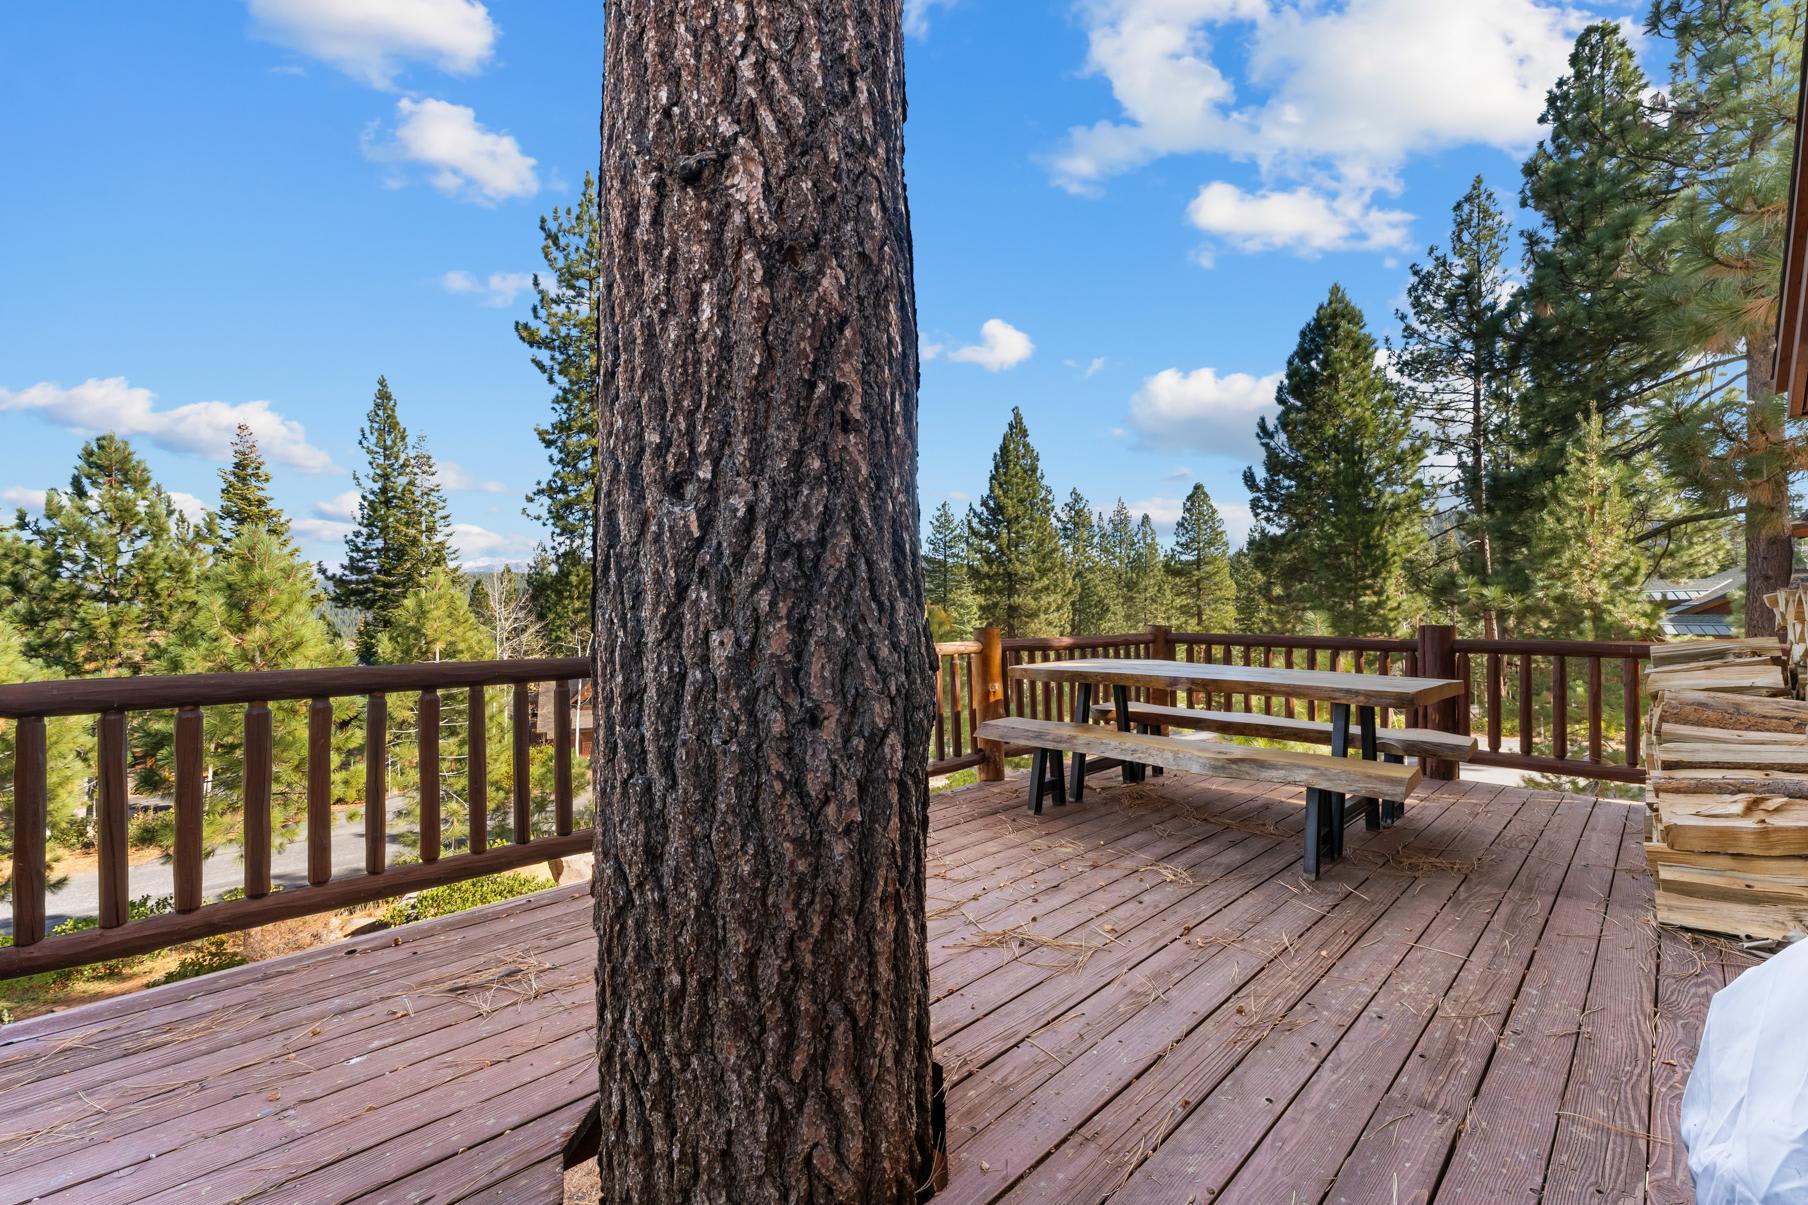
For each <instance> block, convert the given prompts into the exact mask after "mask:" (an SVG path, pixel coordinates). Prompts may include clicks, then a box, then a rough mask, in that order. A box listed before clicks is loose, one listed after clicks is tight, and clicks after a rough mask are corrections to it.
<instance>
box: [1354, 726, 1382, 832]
mask: <svg viewBox="0 0 1808 1205" xmlns="http://www.w3.org/2000/svg"><path fill="white" fill-rule="evenodd" d="M1358 716H1359V719H1358V723H1359V725H1360V726H1361V729H1362V760H1363V761H1374V760H1375V751H1376V745H1375V740H1376V736H1375V709H1374V708H1373V707H1364V708H1361V709H1360V710H1359V712H1358ZM1384 807H1385V805H1384V804H1383V803H1382V802H1381V801H1380V800H1379V799H1376V798H1374V797H1373V796H1364V797H1363V800H1362V827H1363V828H1365V829H1367V830H1368V831H1369V832H1371V833H1372V832H1376V831H1378V830H1379V829H1380V828H1381V818H1382V812H1383V810H1384Z"/></svg>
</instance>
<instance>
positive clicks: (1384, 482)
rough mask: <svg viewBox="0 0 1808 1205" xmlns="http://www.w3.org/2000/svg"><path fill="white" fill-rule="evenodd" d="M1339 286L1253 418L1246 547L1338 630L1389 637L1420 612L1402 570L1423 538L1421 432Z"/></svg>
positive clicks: (1277, 584)
mask: <svg viewBox="0 0 1808 1205" xmlns="http://www.w3.org/2000/svg"><path fill="white" fill-rule="evenodd" d="M1375 350H1376V349H1375V341H1374V339H1373V338H1371V337H1370V336H1369V333H1368V330H1367V328H1366V326H1365V325H1364V323H1363V318H1362V311H1360V310H1359V309H1357V308H1356V305H1355V304H1354V303H1353V302H1352V301H1351V300H1350V298H1349V296H1348V294H1346V293H1345V292H1344V291H1343V289H1342V287H1341V286H1338V285H1333V286H1331V293H1330V296H1329V297H1328V298H1327V299H1326V300H1325V302H1324V303H1323V304H1322V305H1320V306H1319V307H1318V310H1317V312H1316V313H1315V314H1314V315H1313V317H1312V320H1311V321H1310V322H1308V323H1307V324H1306V326H1305V327H1304V329H1302V330H1301V331H1300V337H1299V344H1298V346H1297V347H1295V348H1294V351H1293V353H1292V354H1291V355H1290V356H1288V358H1287V368H1286V373H1285V376H1284V378H1283V380H1282V382H1281V385H1280V387H1279V388H1278V389H1277V390H1276V394H1275V400H1276V402H1277V403H1278V404H1279V407H1280V411H1279V413H1278V414H1277V415H1276V416H1275V417H1274V419H1273V420H1272V421H1270V420H1269V419H1268V418H1262V419H1261V420H1259V421H1258V422H1257V424H1256V438H1257V441H1258V442H1259V443H1260V444H1261V445H1262V473H1261V475H1260V476H1258V475H1257V474H1256V472H1255V470H1254V469H1246V470H1244V475H1243V480H1244V484H1245V485H1246V486H1247V487H1248V489H1249V492H1250V495H1251V498H1250V509H1251V510H1252V511H1253V512H1254V516H1255V521H1256V530H1255V533H1254V534H1253V536H1252V538H1251V542H1250V551H1251V554H1252V556H1254V557H1255V559H1256V560H1257V561H1258V563H1259V565H1260V567H1261V569H1262V571H1263V572H1264V573H1265V574H1266V575H1267V577H1268V578H1269V579H1270V582H1271V588H1273V589H1275V590H1277V591H1287V592H1289V593H1292V594H1295V595H1297V596H1298V597H1299V599H1300V600H1301V601H1302V603H1303V604H1304V605H1305V606H1307V607H1309V608H1310V609H1312V610H1315V611H1318V612H1320V613H1321V614H1322V615H1323V617H1324V620H1325V622H1326V623H1328V624H1329V625H1330V626H1331V628H1332V630H1333V631H1335V632H1338V633H1340V634H1345V635H1392V634H1395V633H1398V632H1399V631H1401V630H1402V629H1403V628H1404V627H1405V626H1406V624H1407V623H1408V622H1409V621H1410V620H1411V619H1413V618H1414V617H1415V616H1416V615H1417V614H1418V613H1419V610H1420V603H1419V600H1418V599H1417V598H1416V597H1415V591H1414V590H1413V588H1412V585H1411V583H1410V582H1409V581H1408V574H1407V567H1408V564H1409V562H1410V561H1411V560H1412V558H1413V557H1414V555H1415V554H1416V553H1417V552H1419V551H1420V550H1421V549H1422V548H1423V546H1424V543H1425V529H1424V521H1425V514H1426V509H1427V506H1426V489H1425V486H1424V484H1423V483H1422V481H1421V480H1420V469H1421V466H1422V464H1423V461H1424V455H1425V439H1424V437H1423V436H1420V435H1418V434H1416V433H1415V432H1414V431H1413V429H1412V416H1411V414H1410V413H1409V412H1408V410H1407V408H1406V407H1405V406H1404V405H1403V404H1401V402H1400V400H1399V398H1398V397H1397V396H1396V395H1395V393H1394V390H1393V387H1392V386H1391V385H1389V384H1388V381H1387V377H1386V374H1385V373H1384V372H1383V370H1382V369H1381V368H1380V366H1379V365H1377V363H1376V357H1375Z"/></svg>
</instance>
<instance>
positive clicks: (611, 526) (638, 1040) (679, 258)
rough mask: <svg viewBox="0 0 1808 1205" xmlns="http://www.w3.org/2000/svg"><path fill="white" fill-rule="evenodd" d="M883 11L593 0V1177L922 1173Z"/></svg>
mask: <svg viewBox="0 0 1808 1205" xmlns="http://www.w3.org/2000/svg"><path fill="white" fill-rule="evenodd" d="M899 5H900V0H863V2H862V3H859V4H848V3H843V2H841V0H740V2H739V3H736V4H732V5H731V4H723V3H720V2H719V0H616V2H615V3H612V4H610V5H609V7H608V15H607V32H606V46H605V81H606V82H605V85H604V91H603V156H602V183H601V195H602V209H603V222H604V255H603V260H604V265H605V266H604V273H603V281H602V315H603V328H604V330H603V335H602V342H603V355H602V374H603V393H602V403H601V435H600V454H599V457H598V476H599V492H598V499H597V504H598V523H597V553H596V580H597V595H596V638H595V639H596V653H595V666H596V681H597V715H598V720H599V722H598V725H597V732H598V745H597V754H596V761H595V778H596V787H597V800H598V819H597V853H598V858H597V872H596V884H595V891H596V929H597V935H598V938H599V941H598V947H599V948H598V968H597V974H598V991H597V995H598V1013H599V1030H598V1035H597V1056H598V1062H599V1064H600V1075H601V1086H602V1153H601V1156H600V1163H601V1171H602V1191H603V1198H604V1199H605V1200H608V1201H610V1202H612V1203H620V1202H634V1201H659V1202H679V1201H683V1202H689V1201H733V1202H750V1203H751V1202H768V1201H772V1202H776V1201H821V1202H830V1201H836V1202H839V1201H905V1200H913V1199H914V1198H915V1196H916V1192H917V1189H918V1187H919V1186H920V1185H921V1184H922V1183H923V1182H924V1179H925V1178H926V1176H927V1174H928V1160H929V1155H930V1149H929V1148H930V1128H929V1126H930V1121H929V1118H930V1107H931V1101H930V1040H929V1007H928V1004H929V996H928V991H929V979H928V968H927V950H926V939H925V923H924V916H923V891H924V862H925V836H926V834H925V828H926V824H927V815H928V795H927V783H926V778H925V774H924V758H925V756H926V751H927V749H928V747H929V736H930V717H931V707H932V705H933V700H932V695H933V679H932V677H931V673H932V670H931V658H932V655H933V654H932V652H931V649H930V645H929V638H928V632H927V627H926V625H925V622H924V615H923V585H922V573H921V566H920V564H919V561H918V555H917V537H918V515H917V494H916V459H917V428H916V387H917V363H916V354H917V331H916V315H915V300H914V294H913V291H912V283H911V245H910V228H909V215H908V211H907V208H906V204H905V194H904V178H903V164H902V156H903V150H904V146H903V122H904V73H903V54H902V45H901V34H900V23H901V18H900V7H899Z"/></svg>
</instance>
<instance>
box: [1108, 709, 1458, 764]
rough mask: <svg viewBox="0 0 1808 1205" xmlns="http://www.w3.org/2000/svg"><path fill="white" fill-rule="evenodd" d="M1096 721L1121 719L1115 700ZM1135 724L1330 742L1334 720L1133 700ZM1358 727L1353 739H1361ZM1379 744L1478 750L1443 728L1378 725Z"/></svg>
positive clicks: (1410, 749) (1396, 750)
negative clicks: (1135, 701) (1207, 709)
mask: <svg viewBox="0 0 1808 1205" xmlns="http://www.w3.org/2000/svg"><path fill="white" fill-rule="evenodd" d="M1092 717H1093V718H1094V719H1095V720H1105V721H1107V722H1115V721H1116V719H1117V711H1116V709H1115V708H1113V707H1112V705H1111V704H1109V703H1101V704H1099V705H1098V706H1096V707H1094V708H1093V709H1092ZM1130 722H1131V723H1132V724H1149V725H1155V724H1162V725H1166V726H1167V727H1169V728H1192V729H1197V730H1199V731H1201V732H1215V733H1218V734H1219V735H1222V736H1253V737H1258V738H1260V739H1262V740H1270V741H1298V742H1300V743H1302V744H1314V745H1328V744H1330V743H1331V725H1330V724H1329V723H1327V722H1325V721H1323V720H1305V719H1299V718H1297V717H1294V716H1284V715H1262V714H1260V713H1258V712H1247V711H1200V710H1198V709H1195V708H1192V707H1163V706H1161V705H1159V704H1156V703H1132V704H1130ZM1356 739H1357V734H1356V731H1355V729H1354V727H1352V729H1351V732H1350V740H1351V742H1352V744H1353V743H1354V742H1355V741H1356ZM1375 744H1376V747H1377V748H1379V749H1380V750H1381V752H1383V753H1392V754H1394V755H1395V756H1397V757H1433V758H1439V759H1442V760H1444V761H1468V760H1469V759H1470V758H1471V757H1473V756H1474V755H1475V749H1476V744H1475V738H1474V737H1473V736H1462V735H1460V734H1458V733H1454V732H1438V731H1436V730H1435V729H1431V728H1377V729H1376V730H1375Z"/></svg>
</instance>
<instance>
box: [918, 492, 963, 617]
mask: <svg viewBox="0 0 1808 1205" xmlns="http://www.w3.org/2000/svg"><path fill="white" fill-rule="evenodd" d="M967 559H968V558H967V531H966V527H965V525H964V524H963V523H962V522H961V520H959V519H957V518H955V517H954V508H953V507H951V506H949V505H948V504H947V503H946V502H944V503H942V504H941V505H940V506H938V507H936V508H935V513H934V514H932V515H931V516H930V518H929V535H928V536H927V537H926V538H925V540H924V541H923V591H924V597H925V599H926V600H927V602H928V604H929V605H930V606H931V607H936V608H939V609H940V611H941V614H942V617H943V619H944V620H945V622H946V623H947V625H948V627H949V629H950V630H951V631H952V632H955V633H958V634H959V635H958V638H959V639H967V638H968V636H967V633H969V632H971V631H972V630H973V618H974V608H973V589H972V585H971V583H970V581H969V577H970V576H971V575H970V574H969V572H968V565H967Z"/></svg>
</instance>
